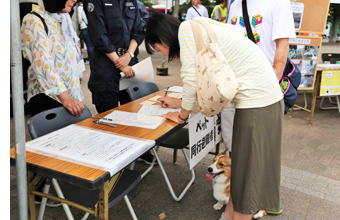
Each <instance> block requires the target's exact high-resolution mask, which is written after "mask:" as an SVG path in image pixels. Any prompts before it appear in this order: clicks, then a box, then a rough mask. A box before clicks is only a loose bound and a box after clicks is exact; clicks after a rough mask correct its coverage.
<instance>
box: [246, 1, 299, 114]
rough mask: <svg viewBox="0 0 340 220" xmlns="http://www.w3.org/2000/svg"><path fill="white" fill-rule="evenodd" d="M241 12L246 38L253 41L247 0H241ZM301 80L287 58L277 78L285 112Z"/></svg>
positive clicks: (291, 105) (290, 105) (295, 94)
mask: <svg viewBox="0 0 340 220" xmlns="http://www.w3.org/2000/svg"><path fill="white" fill-rule="evenodd" d="M242 12H243V17H244V23H245V26H246V29H247V35H248V38H249V39H250V40H251V41H253V42H254V43H255V38H254V35H253V31H252V30H251V27H250V23H249V16H248V10H247V0H242ZM300 82H301V72H300V70H299V69H298V68H297V67H296V66H295V64H294V63H293V62H292V61H291V60H290V59H289V58H287V62H286V67H285V69H284V70H283V74H282V76H281V79H280V80H279V83H280V87H281V91H282V93H283V100H284V102H285V114H286V113H287V112H288V111H289V109H290V108H291V107H293V106H294V104H295V102H296V99H297V96H298V94H297V88H298V87H299V85H300Z"/></svg>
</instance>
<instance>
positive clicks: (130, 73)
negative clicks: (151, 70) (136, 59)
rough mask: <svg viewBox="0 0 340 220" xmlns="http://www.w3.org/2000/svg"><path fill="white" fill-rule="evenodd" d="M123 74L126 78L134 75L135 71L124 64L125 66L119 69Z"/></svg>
mask: <svg viewBox="0 0 340 220" xmlns="http://www.w3.org/2000/svg"><path fill="white" fill-rule="evenodd" d="M120 70H121V71H122V72H123V73H124V74H125V77H126V78H131V77H135V76H136V75H135V71H134V70H133V69H132V67H131V66H126V67H125V68H122V69H120Z"/></svg>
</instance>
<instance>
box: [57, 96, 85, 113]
mask: <svg viewBox="0 0 340 220" xmlns="http://www.w3.org/2000/svg"><path fill="white" fill-rule="evenodd" d="M58 98H59V100H60V101H61V102H62V103H63V105H64V107H65V108H67V110H69V112H70V113H71V114H72V115H75V116H77V117H80V116H81V113H82V112H83V110H84V108H85V107H84V104H83V103H82V102H81V101H79V100H78V99H75V98H72V97H71V96H70V95H69V94H68V93H67V92H63V93H62V94H60V95H58Z"/></svg>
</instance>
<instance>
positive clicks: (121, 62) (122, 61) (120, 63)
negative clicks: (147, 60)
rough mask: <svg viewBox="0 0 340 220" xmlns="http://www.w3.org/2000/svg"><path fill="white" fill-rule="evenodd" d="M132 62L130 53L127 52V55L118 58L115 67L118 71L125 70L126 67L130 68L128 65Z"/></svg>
mask: <svg viewBox="0 0 340 220" xmlns="http://www.w3.org/2000/svg"><path fill="white" fill-rule="evenodd" d="M130 61H131V56H130V54H129V52H126V53H125V54H123V55H122V56H120V57H119V58H118V60H116V61H115V62H114V64H115V66H116V67H117V68H118V69H123V68H125V67H127V66H128V64H129V63H130Z"/></svg>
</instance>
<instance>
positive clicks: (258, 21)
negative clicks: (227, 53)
mask: <svg viewBox="0 0 340 220" xmlns="http://www.w3.org/2000/svg"><path fill="white" fill-rule="evenodd" d="M262 21H263V17H262V16H261V15H260V14H256V15H254V16H252V17H251V23H250V28H251V29H252V32H253V35H254V38H255V43H256V44H257V45H258V44H260V39H261V38H260V35H259V34H258V31H257V29H258V28H259V27H261V25H262ZM230 23H231V24H232V25H236V24H237V17H235V16H234V17H233V18H232V19H231V22H230ZM239 25H240V26H241V27H243V28H244V31H245V32H244V36H246V37H248V34H247V30H246V25H245V23H244V18H243V15H241V16H240V19H239Z"/></svg>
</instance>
